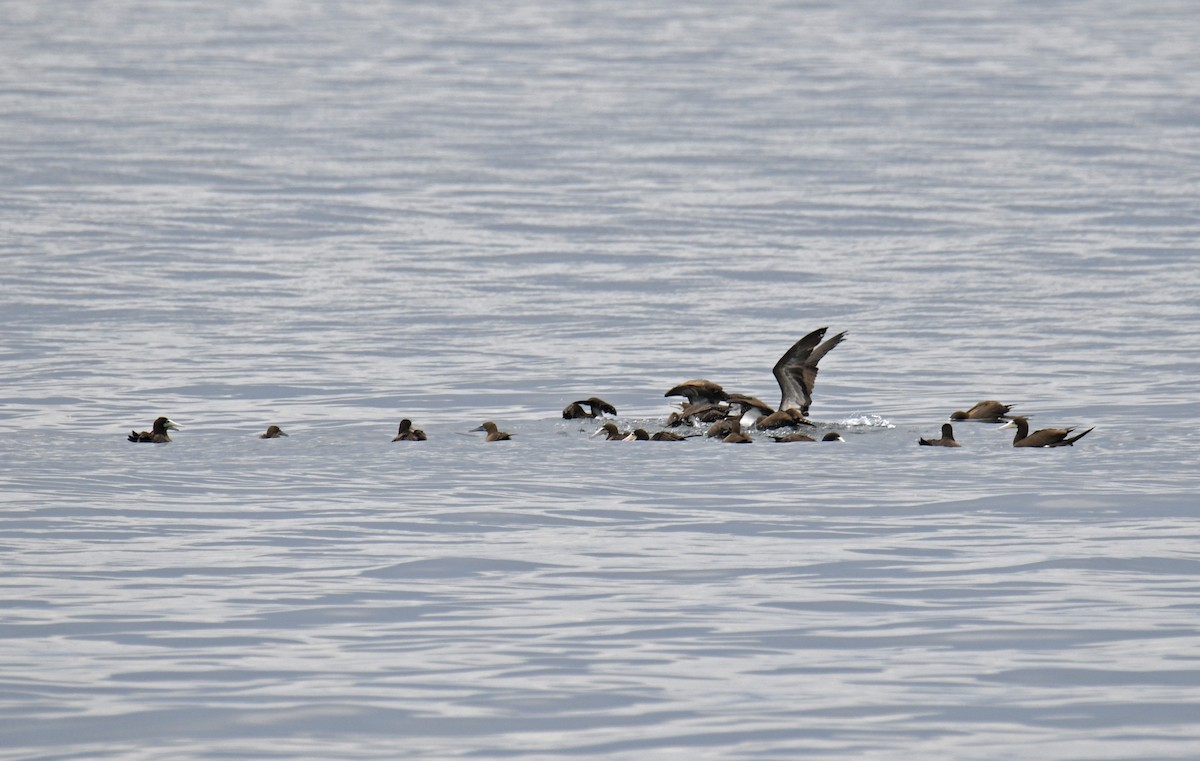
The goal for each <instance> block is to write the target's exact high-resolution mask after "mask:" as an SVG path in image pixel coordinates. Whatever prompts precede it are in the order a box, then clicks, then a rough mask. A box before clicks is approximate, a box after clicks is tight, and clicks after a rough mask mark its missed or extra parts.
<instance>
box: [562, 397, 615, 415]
mask: <svg viewBox="0 0 1200 761" xmlns="http://www.w3.org/2000/svg"><path fill="white" fill-rule="evenodd" d="M585 407H586V409H585ZM615 414H617V408H616V407H614V406H612V405H611V404H609V403H608V402H606V401H604V400H603V399H601V398H600V397H598V396H590V397H588V398H587V399H581V400H580V401H578V402H571V403H570V404H568V405H567V406H566V407H564V408H563V419H564V420H574V419H576V418H595V417H600V416H601V415H615Z"/></svg>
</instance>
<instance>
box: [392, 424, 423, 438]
mask: <svg viewBox="0 0 1200 761" xmlns="http://www.w3.org/2000/svg"><path fill="white" fill-rule="evenodd" d="M426 438H427V437H426V436H425V432H424V431H422V430H421V429H420V428H413V427H412V421H411V420H409V419H408V418H404V419H403V420H401V421H400V428H399V429H398V430H397V431H396V435H395V437H394V438H393V439H392V441H425V440H426Z"/></svg>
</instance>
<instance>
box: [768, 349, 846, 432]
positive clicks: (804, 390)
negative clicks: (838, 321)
mask: <svg viewBox="0 0 1200 761" xmlns="http://www.w3.org/2000/svg"><path fill="white" fill-rule="evenodd" d="M826 330H828V328H817V329H816V330H814V331H813V332H811V333H809V334H808V335H806V336H805V337H804V338H801V339H800V340H799V341H797V342H796V343H794V344H792V348H790V349H788V350H787V352H785V353H784V355H783V356H782V357H780V358H779V361H778V362H776V363H775V367H773V368H772V369H771V372H773V373H774V374H775V380H776V381H778V382H779V391H780V393H781V394H782V397H781V399H780V401H779V409H781V410H785V409H789V408H795V409H798V410H800V413H801V414H802V415H805V416H807V415H808V408H809V406H810V405H812V390H813V385H815V384H816V382H817V363H818V362H820V361H821V358H822V357H824V356H825V355H826V354H828V353H829V350H830V349H832V348H833V347H835V346H837V345H838V344H840V343H841V342H842V339H844V338H845V337H846V332H845V331H843V332H841V333H838V334H837V335H836V336H834V337H833V338H830V339H829V340H827V341H825V342H824V343H821V339H822V338H824V337H825V331H826Z"/></svg>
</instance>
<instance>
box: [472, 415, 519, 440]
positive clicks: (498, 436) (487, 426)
mask: <svg viewBox="0 0 1200 761" xmlns="http://www.w3.org/2000/svg"><path fill="white" fill-rule="evenodd" d="M474 430H476V431H487V436H484V437H483V440H484V441H509V440H510V439H512V436H509V435H508V434H507V433H505V432H504V431H501V430H500V429H498V428H497V427H496V424H495V423H493V422H492V421H490V420H488V421H487V422H485V423H484V424H483V425H481V426H479V427H478V428H475V429H474Z"/></svg>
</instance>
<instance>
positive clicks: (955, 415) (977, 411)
mask: <svg viewBox="0 0 1200 761" xmlns="http://www.w3.org/2000/svg"><path fill="white" fill-rule="evenodd" d="M1012 408H1013V405H1011V404H1001V403H1000V402H997V401H996V400H995V399H987V400H985V401H982V402H979V403H978V404H975V405H974V406H973V407H971V409H969V410H967V411H965V412H964V411H962V410H958V411H957V412H952V413H950V419H951V420H982V421H984V422H988V423H999V422H1000V421H1001V420H1004V419H1005V417H1006V416H1007V415H1008V411H1009V410H1011V409H1012Z"/></svg>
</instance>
